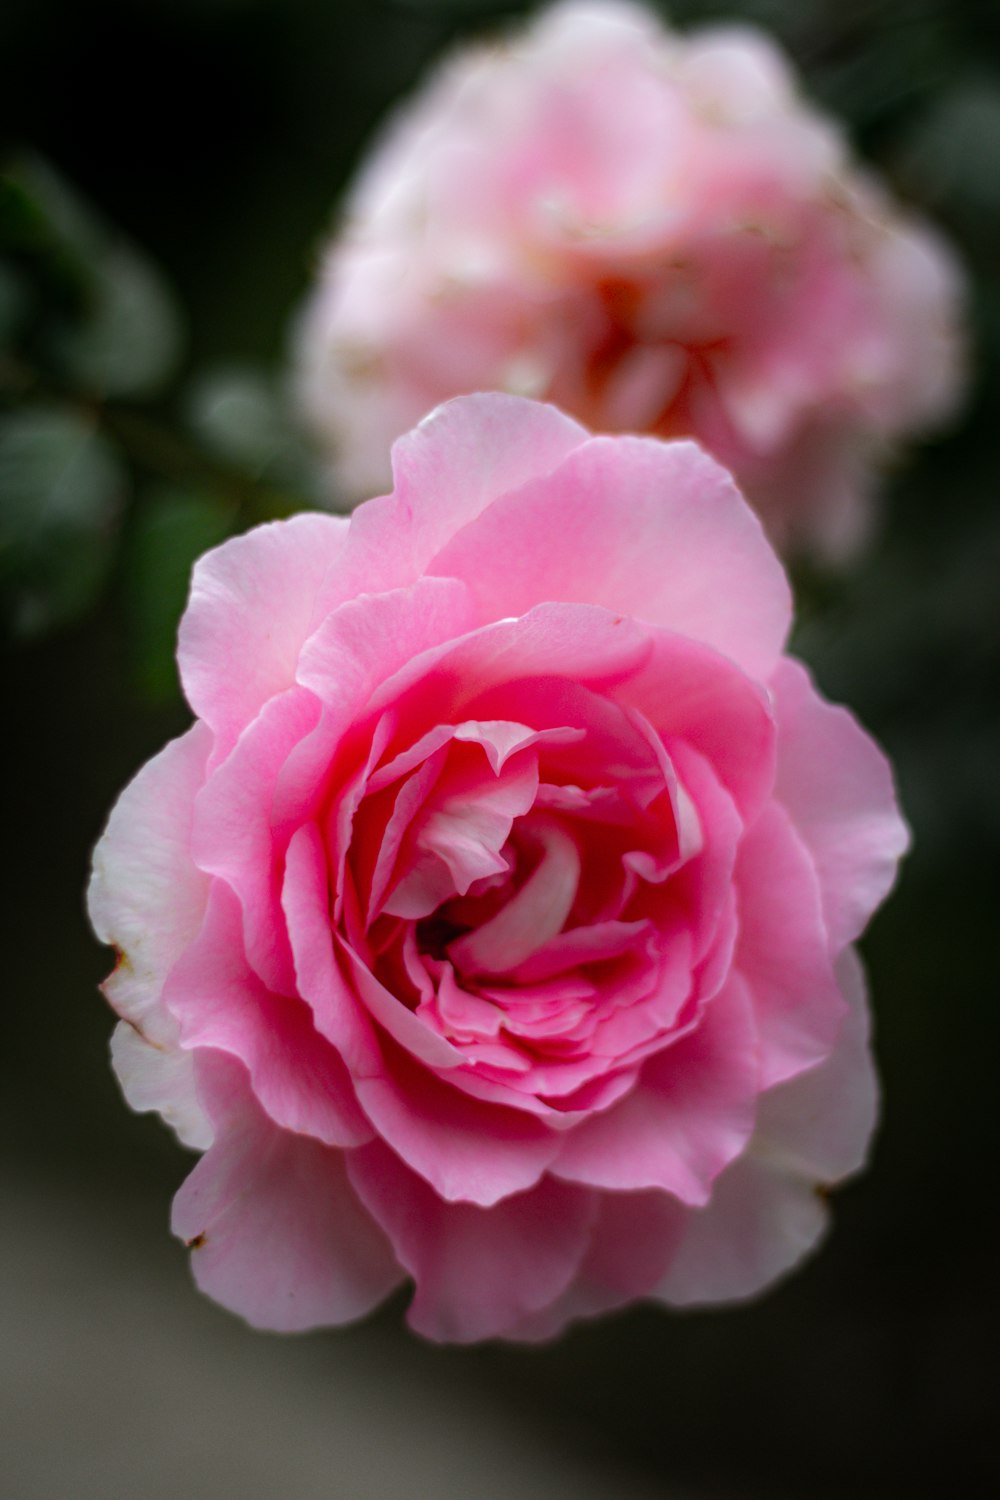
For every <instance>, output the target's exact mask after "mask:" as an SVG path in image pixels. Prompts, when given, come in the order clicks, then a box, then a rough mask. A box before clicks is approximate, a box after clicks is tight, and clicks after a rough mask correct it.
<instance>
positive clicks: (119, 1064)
mask: <svg viewBox="0 0 1000 1500" xmlns="http://www.w3.org/2000/svg"><path fill="white" fill-rule="evenodd" d="M111 1064H112V1067H113V1068H114V1070H115V1073H116V1075H117V1078H118V1082H119V1083H120V1084H121V1090H122V1093H123V1094H124V1095H125V1098H126V1099H127V1100H128V1102H129V1104H130V1105H131V1107H132V1108H133V1109H134V1110H137V1111H138V1112H139V1113H140V1114H142V1113H144V1112H145V1111H146V1110H155V1111H156V1113H157V1114H159V1115H161V1116H162V1117H163V1120H164V1122H165V1124H167V1125H169V1126H170V1128H171V1129H172V1130H173V1131H175V1132H176V1134H177V1138H178V1140H181V1141H183V1143H184V1145H185V1146H192V1147H193V1148H194V1149H195V1150H196V1151H204V1150H205V1149H206V1148H207V1147H208V1146H210V1145H211V1144H212V1125H211V1121H210V1120H209V1118H208V1116H207V1115H206V1114H205V1111H204V1110H203V1109H202V1107H201V1101H200V1100H199V1098H198V1091H197V1086H196V1084H195V1069H194V1057H193V1056H192V1054H191V1053H190V1052H184V1051H182V1050H181V1048H180V1047H167V1046H164V1045H163V1044H161V1043H158V1042H150V1041H148V1040H147V1039H146V1037H145V1036H143V1034H142V1033H141V1032H139V1031H136V1029H135V1027H134V1026H133V1025H131V1023H130V1022H128V1021H119V1022H118V1025H117V1026H116V1027H115V1029H114V1031H113V1032H112V1034H111Z"/></svg>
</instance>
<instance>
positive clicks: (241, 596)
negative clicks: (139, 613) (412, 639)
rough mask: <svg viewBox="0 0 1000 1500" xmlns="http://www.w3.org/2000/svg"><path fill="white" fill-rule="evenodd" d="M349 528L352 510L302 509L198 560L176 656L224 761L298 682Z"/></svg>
mask: <svg viewBox="0 0 1000 1500" xmlns="http://www.w3.org/2000/svg"><path fill="white" fill-rule="evenodd" d="M347 530H348V522H347V520H346V519H345V518H344V517H343V516H328V515H302V516H293V517H292V518H291V520H287V521H274V522H272V523H271V524H270V525H267V526H258V527H255V528H254V530H253V531H248V532H247V533H246V535H245V536H238V537H233V538H231V540H229V541H228V542H224V543H223V544H222V546H221V547H216V548H215V549H214V550H213V551H211V552H208V553H206V554H205V556H204V557H203V558H201V560H200V561H199V562H198V563H196V565H195V569H194V574H193V576H192V580H191V596H190V599H189V601H188V607H187V610H186V611H185V614H184V618H183V619H182V620H181V625H180V636H179V643H178V650H177V659H178V663H179V666H180V672H181V681H182V683H183V684H184V691H185V693H186V695H187V699H188V702H189V703H190V704H191V707H192V708H193V709H194V711H195V713H196V714H197V715H198V717H199V718H200V719H203V720H204V722H205V723H206V724H208V725H209V726H210V728H211V729H212V730H213V732H214V735H215V758H216V759H221V758H222V757H223V756H224V755H226V754H227V753H228V752H229V750H230V749H231V748H232V746H233V745H234V744H235V743H236V740H237V739H238V738H239V735H240V734H241V732H242V731H243V729H244V728H245V727H246V725H247V724H250V723H252V722H253V720H254V719H255V718H256V717H257V714H258V713H259V712H260V710H261V708H262V707H263V705H264V704H265V703H266V702H267V701H268V699H270V698H273V697H275V695H276V694H278V693H282V692H284V691H285V689H286V688H289V687H291V685H292V683H293V682H294V681H295V668H296V664H297V662H298V659H299V652H300V651H301V649H302V644H303V642H304V641H305V640H306V639H307V638H308V637H309V636H310V635H311V634H312V632H313V630H315V628H316V626H317V624H318V623H319V621H320V620H321V619H322V617H323V607H322V603H321V593H322V588H323V581H324V579H325V578H326V576H327V573H328V572H329V570H330V568H331V566H332V565H333V563H334V561H335V560H336V559H337V558H338V557H339V556H340V554H341V552H342V550H343V547H344V543H345V540H346V537H347Z"/></svg>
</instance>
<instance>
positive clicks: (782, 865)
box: [733, 802, 844, 1088]
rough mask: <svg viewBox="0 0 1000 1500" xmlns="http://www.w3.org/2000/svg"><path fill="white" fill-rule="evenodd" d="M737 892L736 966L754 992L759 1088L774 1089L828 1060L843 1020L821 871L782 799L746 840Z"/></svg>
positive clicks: (752, 992) (767, 810)
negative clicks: (825, 920) (821, 892)
mask: <svg viewBox="0 0 1000 1500" xmlns="http://www.w3.org/2000/svg"><path fill="white" fill-rule="evenodd" d="M736 889H737V902H738V908H739V924H740V925H739V938H738V941H737V944H736V952H735V955H734V958H733V964H734V967H735V968H736V969H738V970H739V972H740V974H742V975H743V977H744V979H745V980H746V981H747V984H748V985H749V987H750V993H751V995H752V997H753V1003H754V1014H755V1016H756V1018H757V1027H758V1032H759V1037H760V1048H761V1053H760V1058H761V1087H762V1088H770V1087H771V1085H772V1084H775V1083H779V1082H781V1080H782V1079H785V1078H791V1077H793V1076H794V1075H795V1074H796V1073H800V1072H802V1070H803V1069H804V1068H809V1067H812V1066H814V1065H815V1064H816V1063H817V1062H821V1061H822V1060H823V1058H825V1057H828V1056H829V1054H830V1051H831V1049H832V1047H833V1043H834V1041H835V1039H836V1036H837V1032H838V1031H839V1029H840V1026H841V1024H842V1022H843V1019H844V1002H843V999H842V997H841V994H840V989H839V987H838V985H837V981H836V977H835V975H834V969H833V959H832V958H831V956H830V949H829V939H828V937H827V933H826V929H825V927H824V925H823V913H822V909H821V906H820V895H819V883H818V881H817V879H816V873H815V870H814V868H813V865H812V861H811V860H810V858H809V855H808V854H807V852H806V850H805V849H804V848H803V846H802V843H801V841H800V839H799V837H798V835H797V834H796V832H795V829H794V828H793V826H792V823H791V819H790V818H789V816H788V814H787V813H786V812H785V811H784V809H783V808H782V807H781V806H780V805H779V804H778V803H776V802H775V803H772V804H771V805H770V806H769V807H767V808H765V810H764V811H763V812H762V813H761V815H760V817H759V818H758V819H757V821H756V823H755V824H754V825H753V827H752V828H751V829H750V830H749V832H748V833H747V834H746V836H745V838H744V839H743V842H742V843H741V844H740V849H739V855H738V858H737V864H736Z"/></svg>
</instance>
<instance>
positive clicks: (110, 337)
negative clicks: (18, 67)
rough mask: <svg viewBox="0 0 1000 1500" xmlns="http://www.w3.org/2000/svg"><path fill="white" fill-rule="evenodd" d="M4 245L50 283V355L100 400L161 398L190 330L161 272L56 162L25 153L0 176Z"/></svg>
mask: <svg viewBox="0 0 1000 1500" xmlns="http://www.w3.org/2000/svg"><path fill="white" fill-rule="evenodd" d="M0 244H2V245H3V246H4V247H5V248H6V249H7V250H8V252H9V253H11V254H12V255H15V256H16V257H17V258H18V259H19V261H20V262H22V263H23V264H24V265H25V266H26V267H31V268H32V269H33V271H34V273H36V274H39V275H41V277H42V279H43V283H44V284H45V286H46V288H47V296H46V304H47V307H48V311H49V322H48V326H46V328H45V329H44V332H43V334H42V337H41V352H42V356H43V359H44V361H45V362H46V363H47V364H48V363H51V364H52V365H53V366H54V369H55V372H56V373H57V375H58V377H59V379H60V380H62V381H65V382H67V383H68V384H69V385H70V386H71V387H72V388H74V389H77V390H80V391H83V392H85V393H86V394H87V395H90V396H97V397H122V396H126V397H144V396H150V395H155V394H156V393H157V392H158V391H159V390H160V389H161V388H162V387H163V385H164V384H165V382H166V381H167V380H168V379H169V377H170V376H171V375H172V374H173V372H174V370H175V368H176V366H177V364H178V361H179V358H180V355H181V353H182V347H183V331H182V326H181V320H180V316H179V314H178V310H177V306H176V303H175V300H174V298H173V295H172V294H171V292H170V290H169V288H168V287H167V285H166V283H165V281H164V279H163V277H162V275H161V273H160V272H159V270H158V269H157V268H156V267H155V266H154V265H153V263H152V262H151V261H150V260H149V259H148V257H146V256H145V255H144V254H143V253H142V252H141V251H140V250H138V249H137V248H136V246H135V245H133V244H131V243H130V242H129V241H128V240H127V239H126V238H125V237H123V236H122V235H120V234H118V233H116V232H115V231H113V230H112V229H110V228H109V227H108V226H107V225H106V224H105V223H104V221H103V220H102V218H101V216H100V215H99V214H98V213H97V212H96V211H95V210H94V209H93V208H92V207H91V206H90V205H89V204H87V203H86V202H85V201H84V200H83V199H82V198H81V196H80V195H79V194H78V193H77V192H76V191H75V190H74V189H73V188H72V187H70V186H69V184H68V183H66V182H65V181H64V180H63V178H62V177H60V175H59V174H58V173H57V172H56V171H55V170H54V169H53V168H52V167H51V166H50V165H49V164H48V163H47V162H44V161H42V160H40V159H39V158H36V157H25V158H22V159H21V160H19V161H18V162H16V163H15V165H14V166H13V167H12V168H11V169H10V170H9V171H7V172H6V173H4V175H3V177H2V178H0Z"/></svg>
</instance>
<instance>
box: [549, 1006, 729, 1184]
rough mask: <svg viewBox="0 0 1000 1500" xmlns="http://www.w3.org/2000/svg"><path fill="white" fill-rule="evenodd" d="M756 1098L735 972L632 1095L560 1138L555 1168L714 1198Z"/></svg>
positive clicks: (574, 1178) (654, 1060)
mask: <svg viewBox="0 0 1000 1500" xmlns="http://www.w3.org/2000/svg"><path fill="white" fill-rule="evenodd" d="M756 1100H757V1059H756V1036H755V1028H754V1022H753V1014H752V1010H751V1006H750V1000H749V995H748V993H747V989H746V986H745V985H744V984H743V982H742V981H741V980H740V979H738V978H737V977H736V976H733V977H732V978H730V980H729V981H728V983H727V984H726V985H725V987H724V988H723V989H722V990H720V991H719V993H718V995H716V997H715V999H714V1000H713V1001H712V1002H711V1003H710V1004H709V1005H708V1006H706V1008H705V1012H704V1015H703V1016H702V1017H701V1020H700V1023H699V1025H698V1026H697V1027H696V1028H695V1029H694V1030H693V1031H692V1032H691V1033H690V1034H689V1035H688V1036H685V1037H683V1038H682V1039H681V1040H680V1041H678V1042H675V1043H674V1044H673V1046H671V1047H668V1048H666V1049H665V1050H664V1051H662V1052H659V1053H657V1054H656V1055H655V1056H654V1057H651V1058H650V1059H648V1060H647V1062H646V1064H645V1066H644V1067H643V1070H642V1073H641V1075H640V1078H639V1082H638V1083H637V1084H636V1086H635V1088H634V1089H633V1090H632V1091H631V1093H630V1094H628V1095H627V1096H626V1097H625V1098H624V1099H623V1100H621V1102H620V1103H618V1104H616V1105H615V1106H614V1108H613V1109H610V1110H608V1111H606V1112H605V1113H604V1114H601V1115H597V1116H594V1118H593V1119H591V1120H588V1121H586V1122H584V1123H583V1124H581V1125H579V1126H578V1127H577V1129H576V1130H574V1131H572V1132H570V1133H569V1134H568V1135H566V1136H565V1137H564V1138H563V1142H562V1149H561V1151H560V1153H559V1157H558V1159H557V1160H556V1161H555V1162H554V1164H553V1166H552V1168H551V1170H552V1171H553V1173H555V1174H556V1175H557V1176H559V1177H562V1178H564V1179H566V1180H567V1181H570V1182H583V1183H588V1184H590V1185H591V1186H594V1187H604V1188H613V1189H615V1190H616V1191H621V1190H623V1189H625V1190H635V1189H638V1188H653V1187H656V1188H662V1189H664V1191H666V1192H668V1193H672V1194H673V1195H674V1196H675V1197H677V1198H679V1199H680V1200H681V1201H682V1202H684V1203H688V1204H695V1205H701V1204H704V1203H707V1202H708V1201H709V1198H710V1196H712V1194H713V1192H714V1189H713V1187H712V1184H713V1182H714V1180H715V1178H716V1177H717V1176H718V1174H719V1173H720V1172H721V1171H722V1169H723V1167H725V1166H727V1165H728V1163H729V1162H731V1161H732V1160H733V1158H734V1157H735V1156H737V1155H738V1153H739V1152H740V1151H741V1150H742V1148H743V1146H744V1145H745V1144H746V1142H747V1140H748V1139H749V1137H750V1133H751V1131H752V1129H753V1123H754V1114H755V1109H756Z"/></svg>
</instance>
